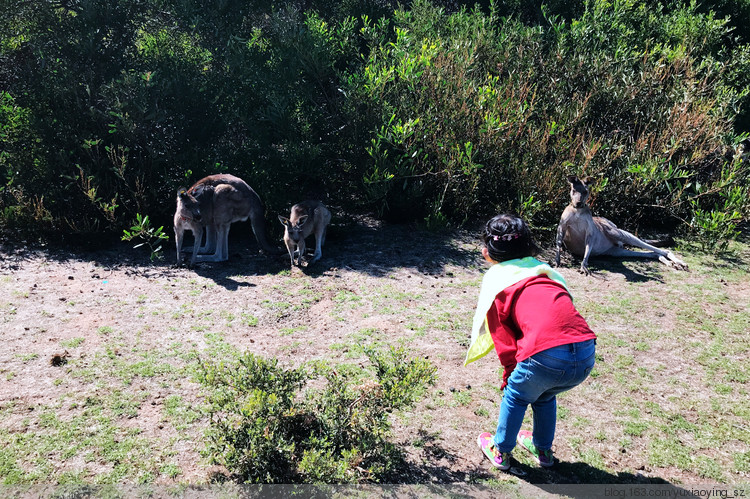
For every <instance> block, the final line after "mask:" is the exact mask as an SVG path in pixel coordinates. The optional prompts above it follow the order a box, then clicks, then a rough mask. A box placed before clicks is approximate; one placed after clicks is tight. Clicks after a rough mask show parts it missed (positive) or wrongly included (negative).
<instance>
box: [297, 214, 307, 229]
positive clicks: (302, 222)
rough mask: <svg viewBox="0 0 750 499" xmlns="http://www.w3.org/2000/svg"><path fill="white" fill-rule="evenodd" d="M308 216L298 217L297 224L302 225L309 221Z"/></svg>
mask: <svg viewBox="0 0 750 499" xmlns="http://www.w3.org/2000/svg"><path fill="white" fill-rule="evenodd" d="M307 217H308V216H307V215H305V216H303V217H299V218H298V219H297V226H298V227H302V226H303V225H305V222H307Z"/></svg>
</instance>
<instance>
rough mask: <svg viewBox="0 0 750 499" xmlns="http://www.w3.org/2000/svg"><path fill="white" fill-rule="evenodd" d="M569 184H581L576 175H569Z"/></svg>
mask: <svg viewBox="0 0 750 499" xmlns="http://www.w3.org/2000/svg"><path fill="white" fill-rule="evenodd" d="M568 182H570V183H571V184H575V183H576V182H579V180H578V177H576V176H575V175H568Z"/></svg>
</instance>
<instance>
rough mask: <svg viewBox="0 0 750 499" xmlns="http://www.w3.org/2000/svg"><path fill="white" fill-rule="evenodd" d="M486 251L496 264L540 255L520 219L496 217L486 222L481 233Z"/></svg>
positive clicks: (503, 215) (511, 216) (514, 216)
mask: <svg viewBox="0 0 750 499" xmlns="http://www.w3.org/2000/svg"><path fill="white" fill-rule="evenodd" d="M482 240H483V241H484V245H485V246H486V247H487V251H488V252H489V254H490V258H492V259H493V260H494V261H496V262H504V261H507V260H513V259H515V258H524V257H527V256H536V255H538V254H539V253H541V250H540V249H539V247H538V246H537V245H536V244H535V243H534V240H533V239H532V237H531V231H530V230H529V226H528V225H526V222H524V221H523V219H522V218H521V217H518V216H516V215H510V214H505V213H504V214H501V215H496V216H495V217H494V218H492V220H490V221H489V222H487V225H485V227H484V232H483V233H482Z"/></svg>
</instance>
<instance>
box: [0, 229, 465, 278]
mask: <svg viewBox="0 0 750 499" xmlns="http://www.w3.org/2000/svg"><path fill="white" fill-rule="evenodd" d="M341 218H343V220H341V219H340V220H334V222H333V223H332V224H331V225H330V226H329V230H328V235H327V237H326V243H325V246H324V247H323V258H322V259H321V260H319V261H318V262H316V263H314V264H312V265H309V266H305V267H302V269H301V270H302V271H303V272H304V273H305V274H306V275H308V276H310V277H313V278H315V277H320V276H323V275H326V274H327V273H328V272H329V271H331V270H335V269H347V270H351V271H355V272H362V273H365V274H368V275H371V276H376V277H379V276H384V275H387V274H389V273H390V272H392V271H393V270H395V269H402V268H407V269H413V270H414V271H416V272H419V273H422V274H426V275H434V276H442V275H444V274H445V267H446V266H447V265H449V264H453V265H458V266H475V265H478V264H479V250H478V240H477V239H476V238H473V237H472V236H471V235H468V233H467V232H465V231H440V232H438V231H426V230H424V229H420V228H417V227H416V226H413V225H395V224H387V223H383V222H380V221H377V220H374V219H372V218H370V217H366V216H358V217H354V216H347V217H341ZM167 233H169V231H167ZM272 240H273V241H274V242H275V245H276V246H277V247H278V249H279V251H278V254H276V255H262V254H261V253H260V252H259V248H258V244H257V242H256V241H255V239H254V238H253V236H252V231H251V228H250V224H249V222H241V223H236V224H233V225H232V229H231V231H230V235H229V260H228V261H226V262H218V263H209V262H199V263H197V264H196V265H195V266H194V268H193V270H194V271H195V273H196V274H198V275H200V276H203V277H205V278H208V279H212V280H213V281H215V282H216V283H217V284H219V285H220V286H223V287H225V288H227V289H229V290H236V289H238V288H240V287H243V286H252V284H251V283H248V282H246V281H245V280H244V279H242V280H240V279H238V278H237V277H240V276H242V277H246V276H253V275H269V274H271V275H273V274H278V273H280V272H283V271H285V270H289V269H290V267H291V266H290V263H289V255H288V254H287V253H286V249H285V248H283V242H282V241H281V236H280V234H272ZM472 243H474V244H472ZM135 244H136V243H134V242H132V243H125V242H122V241H119V240H117V239H116V238H113V237H110V238H100V237H92V238H85V237H81V238H72V237H67V240H64V241H55V242H50V243H38V242H37V243H27V242H25V241H12V240H6V241H0V252H2V253H3V254H4V255H6V258H5V259H4V261H3V269H7V270H10V271H12V270H13V269H14V268H17V267H18V265H19V263H20V261H22V260H24V259H28V258H30V257H32V256H40V255H41V256H43V257H44V258H46V259H49V260H53V261H58V262H65V261H70V260H76V261H91V262H93V263H95V264H97V265H98V266H101V267H103V268H104V269H115V268H120V267H129V268H131V269H132V272H133V273H136V274H139V275H145V276H146V277H157V276H158V277H169V276H170V275H171V274H175V273H176V270H177V269H178V268H180V267H185V266H186V262H187V261H188V260H189V254H183V258H182V263H181V264H179V265H178V264H177V262H176V254H175V249H174V241H173V240H172V239H170V240H169V241H167V242H165V243H164V244H163V247H162V251H161V258H160V259H153V260H152V259H151V258H150V256H151V255H150V251H149V249H148V247H147V246H141V247H139V248H134V246H135ZM191 244H192V241H191V238H190V236H189V233H188V234H186V244H185V245H186V246H190V245H191ZM314 247H315V238H314V237H310V238H308V249H309V250H310V249H311V248H314ZM467 248H468V249H467Z"/></svg>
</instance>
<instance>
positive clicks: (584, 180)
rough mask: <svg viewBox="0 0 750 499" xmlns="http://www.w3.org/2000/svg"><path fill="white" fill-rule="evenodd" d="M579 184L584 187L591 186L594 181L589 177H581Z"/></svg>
mask: <svg viewBox="0 0 750 499" xmlns="http://www.w3.org/2000/svg"><path fill="white" fill-rule="evenodd" d="M581 182H583V184H584V185H591V184H593V183H594V179H593V178H591V177H583V178H582V179H581Z"/></svg>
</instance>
